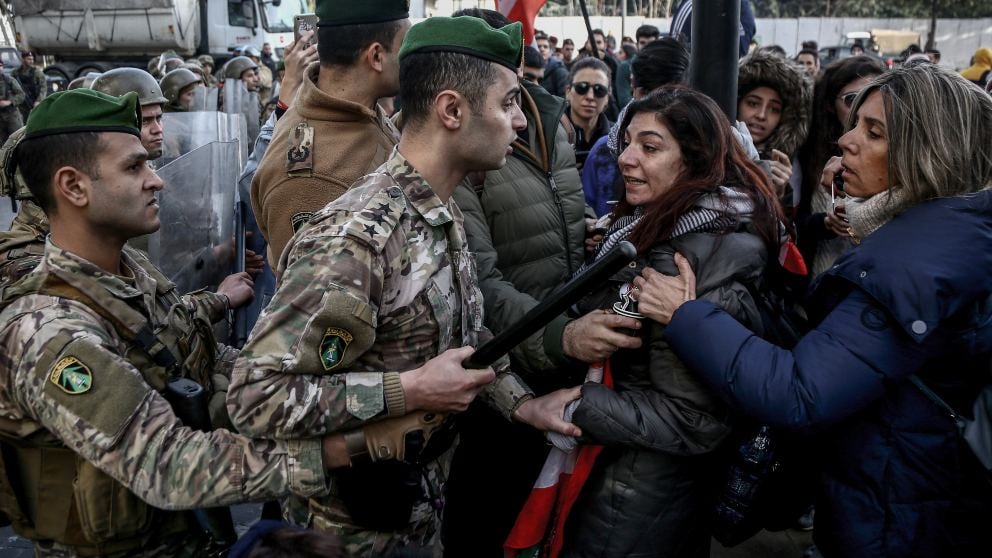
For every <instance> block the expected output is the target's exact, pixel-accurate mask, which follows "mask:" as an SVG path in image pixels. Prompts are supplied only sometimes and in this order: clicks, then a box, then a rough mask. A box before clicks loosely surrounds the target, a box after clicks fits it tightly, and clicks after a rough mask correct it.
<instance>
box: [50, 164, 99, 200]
mask: <svg viewBox="0 0 992 558" xmlns="http://www.w3.org/2000/svg"><path fill="white" fill-rule="evenodd" d="M90 184H91V180H90V177H89V175H87V174H86V173H84V172H83V171H81V170H79V169H77V168H76V167H72V166H64V167H61V168H59V169H58V170H56V171H55V173H54V174H53V176H52V186H53V188H54V189H55V196H54V197H55V199H56V200H58V199H59V198H62V199H63V200H64V202H65V203H68V204H69V205H70V206H73V207H86V205H87V204H89V198H90ZM56 205H58V203H57V202H56Z"/></svg>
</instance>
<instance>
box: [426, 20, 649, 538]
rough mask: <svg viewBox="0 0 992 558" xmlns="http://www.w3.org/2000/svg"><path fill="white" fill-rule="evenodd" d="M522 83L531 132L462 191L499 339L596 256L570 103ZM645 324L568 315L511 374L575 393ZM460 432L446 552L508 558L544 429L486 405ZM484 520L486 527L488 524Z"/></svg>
mask: <svg viewBox="0 0 992 558" xmlns="http://www.w3.org/2000/svg"><path fill="white" fill-rule="evenodd" d="M455 15H471V16H475V17H481V18H483V19H485V20H486V21H487V22H488V23H489V24H490V25H491V26H493V27H502V26H503V25H506V24H507V23H508V22H507V21H506V20H505V18H504V17H503V16H501V15H500V14H499V13H498V12H493V11H492V10H480V9H475V10H462V11H461V12H456V14H455ZM522 85H523V90H522V91H521V101H520V106H521V108H522V109H523V112H524V116H525V117H526V118H527V129H526V130H525V131H523V132H521V133H520V134H519V135H518V138H517V140H516V141H515V142H514V143H513V155H512V156H510V157H507V164H506V166H505V167H503V168H502V169H500V170H498V171H490V172H487V173H485V175H480V176H477V177H475V179H474V180H473V181H472V182H471V183H468V182H463V183H462V184H461V185H460V186H459V187H458V188H457V189H456V190H455V193H454V199H455V201H456V202H457V204H458V207H459V208H461V210H462V212H463V213H464V214H465V230H466V233H467V234H468V241H469V247H470V248H471V250H472V252H473V253H475V256H476V262H477V265H478V276H479V287H480V289H481V290H482V293H483V297H484V300H485V317H486V325H487V327H489V329H490V330H492V331H493V333H496V334H498V333H500V332H502V331H504V330H507V329H509V328H511V327H513V326H514V324H515V322H516V321H517V320H519V319H520V318H521V317H522V316H523V315H524V314H525V313H527V311H529V310H530V309H531V308H533V307H534V306H536V305H537V303H538V301H540V300H542V299H544V298H545V297H546V296H547V295H549V294H550V293H551V292H552V291H554V290H555V289H556V288H557V287H559V286H561V285H562V284H563V283H565V282H566V281H567V280H568V279H569V278H570V277H571V276H572V274H573V273H575V272H576V271H577V270H578V269H579V267H581V265H582V263H583V261H584V257H585V253H584V247H583V246H584V242H585V238H586V224H585V214H586V205H585V201H584V195H583V192H582V186H581V184H580V183H579V176H578V172H577V171H576V170H575V154H574V151H573V150H572V148H571V145H570V143H569V141H570V140H569V132H568V131H567V129H566V127H565V126H564V125H563V123H562V116H563V114H564V103H563V101H562V100H561V99H558V98H556V97H553V96H551V95H550V94H548V93H547V92H546V91H545V90H544V89H543V88H541V87H540V86H538V85H536V84H533V83H530V82H527V81H523V82H522ZM638 326H639V324H637V323H636V320H632V319H629V318H623V317H621V316H615V315H608V314H605V313H598V312H597V313H594V314H590V315H588V316H585V317H583V318H580V319H578V320H574V321H569V320H568V319H567V318H566V317H564V316H562V317H560V318H559V319H557V320H555V321H554V322H552V323H551V324H549V325H548V326H547V327H545V328H544V329H543V330H540V331H538V332H537V333H536V334H534V335H532V336H531V337H530V338H529V339H528V340H527V341H525V342H524V343H522V344H521V345H519V346H518V347H516V348H515V349H514V350H513V351H512V352H511V353H510V359H511V362H512V368H513V370H514V371H515V372H517V373H518V374H520V375H521V376H522V377H525V381H526V382H527V384H528V385H529V386H530V387H531V388H533V389H534V391H535V393H536V394H538V395H542V394H545V393H549V392H551V391H554V390H556V389H559V388H562V387H568V386H574V385H577V384H579V383H581V382H582V378H583V377H584V375H585V372H586V369H587V366H586V365H585V364H583V363H589V362H595V361H598V360H600V359H602V358H604V357H606V356H608V355H609V354H612V352H613V351H614V350H616V349H617V347H636V346H639V345H640V340H639V339H637V338H634V337H630V336H627V335H623V334H620V333H617V332H615V331H613V328H618V327H627V328H635V327H638ZM460 426H461V442H460V445H459V447H458V449H457V450H456V453H455V457H454V459H453V462H452V469H451V474H450V476H449V477H448V485H447V491H448V498H447V502H446V508H445V516H444V521H445V525H444V530H443V533H444V534H443V538H444V545H445V553H446V555H447V556H452V557H460V556H473V557H483V556H493V557H502V556H503V551H502V544H503V541H504V540H505V538H506V536H507V535H508V534H509V532H510V528H511V527H512V526H513V521H514V520H515V519H516V515H517V512H519V510H520V508H521V506H522V505H523V503H524V501H525V500H526V499H527V495H528V494H529V493H530V489H531V487H532V486H533V483H534V480H535V479H536V478H537V475H538V473H539V472H540V470H541V466H542V465H543V463H544V459H545V457H546V456H547V450H548V446H547V444H546V443H545V441H544V438H543V436H542V435H541V434H540V433H539V432H537V431H535V430H534V429H532V428H529V427H526V426H524V425H520V424H516V423H512V424H511V423H507V421H506V420H505V419H503V418H502V417H500V416H499V415H498V414H496V413H493V412H491V411H489V410H488V409H486V408H484V407H482V406H478V407H473V408H470V410H469V411H468V412H467V413H466V414H464V415H463V416H462V417H461V423H460ZM483 516H485V517H486V518H487V520H486V521H485V522H481V521H479V518H480V517H483Z"/></svg>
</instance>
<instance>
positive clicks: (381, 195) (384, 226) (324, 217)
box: [310, 174, 406, 252]
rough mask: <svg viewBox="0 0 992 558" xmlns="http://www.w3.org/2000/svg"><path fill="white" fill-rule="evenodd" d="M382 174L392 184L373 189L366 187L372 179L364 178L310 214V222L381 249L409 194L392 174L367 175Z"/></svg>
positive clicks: (404, 206)
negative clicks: (398, 185)
mask: <svg viewBox="0 0 992 558" xmlns="http://www.w3.org/2000/svg"><path fill="white" fill-rule="evenodd" d="M382 178H387V179H389V180H390V184H389V185H383V186H380V187H378V188H377V189H375V190H373V191H372V192H369V191H368V190H367V188H370V187H374V185H373V183H369V182H365V183H364V184H361V185H360V186H356V187H354V188H352V189H351V190H349V191H348V192H347V193H346V194H345V195H344V196H342V197H340V198H338V199H337V200H336V201H335V202H332V203H330V204H328V205H327V206H325V207H324V208H323V209H321V210H320V211H318V212H317V213H315V214H314V215H313V217H311V218H310V223H311V224H312V225H314V226H315V227H320V228H321V233H320V234H326V235H329V236H347V237H351V238H354V239H356V240H358V241H361V242H364V243H365V244H367V245H369V246H370V247H371V248H372V249H373V250H375V251H376V252H380V251H381V250H382V249H383V248H385V246H386V241H387V240H389V237H390V236H392V234H393V231H394V230H396V226H397V225H398V224H399V222H400V219H401V218H402V216H403V214H404V212H405V210H406V197H405V196H404V195H403V191H402V190H400V189H399V187H397V186H396V185H395V184H393V183H392V182H391V180H392V179H391V178H389V177H388V176H386V175H379V174H373V175H369V176H367V177H366V179H367V180H368V179H371V180H379V179H382ZM359 188H366V190H359ZM370 193H371V195H368V194H370ZM366 196H368V197H366Z"/></svg>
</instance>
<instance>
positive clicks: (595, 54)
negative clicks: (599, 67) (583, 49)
mask: <svg viewBox="0 0 992 558" xmlns="http://www.w3.org/2000/svg"><path fill="white" fill-rule="evenodd" d="M579 8H580V9H581V10H582V19H584V20H585V22H586V35H587V36H588V37H589V48H590V49H591V50H592V55H593V57H594V58H599V49H598V48H596V39H595V37H593V36H592V25H591V24H590V23H589V10H587V9H586V0H579Z"/></svg>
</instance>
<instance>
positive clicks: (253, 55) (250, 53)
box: [241, 45, 273, 105]
mask: <svg viewBox="0 0 992 558" xmlns="http://www.w3.org/2000/svg"><path fill="white" fill-rule="evenodd" d="M241 56H245V57H247V58H248V59H249V60H251V61H252V62H253V63H254V64H255V67H256V68H257V69H258V98H259V100H260V101H261V102H262V104H263V105H265V104H267V103H268V102H269V98H270V97H271V96H272V79H273V76H272V69H271V68H269V67H268V66H266V65H265V64H263V63H262V59H261V53H260V52H258V49H257V48H255V47H253V46H251V45H249V46H246V47H244V48H242V49H241Z"/></svg>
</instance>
